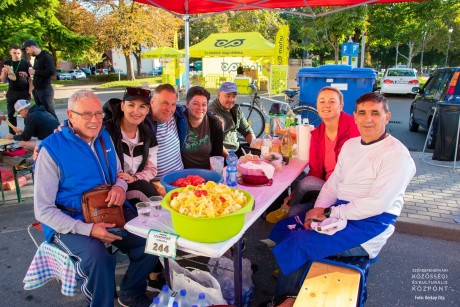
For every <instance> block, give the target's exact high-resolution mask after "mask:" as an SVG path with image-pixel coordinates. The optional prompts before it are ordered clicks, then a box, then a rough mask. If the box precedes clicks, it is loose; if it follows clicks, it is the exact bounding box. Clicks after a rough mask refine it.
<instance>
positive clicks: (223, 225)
mask: <svg viewBox="0 0 460 307" xmlns="http://www.w3.org/2000/svg"><path fill="white" fill-rule="evenodd" d="M183 189H184V188H177V189H174V190H172V191H170V192H168V194H166V195H165V197H164V198H163V200H162V202H161V206H162V207H163V208H165V209H166V210H169V211H170V212H171V220H172V225H173V227H174V230H175V231H176V233H177V234H178V235H180V236H181V237H183V238H185V239H187V240H190V241H195V242H204V243H215V242H220V241H225V240H228V239H230V238H231V237H233V236H235V235H236V234H237V233H238V232H240V230H241V229H242V228H243V225H244V218H245V217H246V213H248V212H250V211H252V207H253V206H254V198H252V196H251V194H249V193H248V192H246V191H243V190H239V191H240V192H243V193H244V195H245V196H246V199H247V200H248V203H247V205H246V206H244V207H243V208H241V209H240V210H238V211H235V212H233V213H230V214H227V215H224V216H219V217H214V218H210V217H192V216H188V215H183V214H181V213H179V212H177V211H175V210H174V209H172V208H171V207H170V205H169V204H170V202H171V194H172V193H174V192H180V191H182V190H183ZM232 190H235V189H232Z"/></svg>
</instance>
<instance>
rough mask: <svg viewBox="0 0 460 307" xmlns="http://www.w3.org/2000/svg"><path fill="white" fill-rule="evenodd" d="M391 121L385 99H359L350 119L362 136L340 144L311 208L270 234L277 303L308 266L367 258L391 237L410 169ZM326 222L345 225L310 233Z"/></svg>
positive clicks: (294, 290) (375, 96) (370, 95)
mask: <svg viewBox="0 0 460 307" xmlns="http://www.w3.org/2000/svg"><path fill="white" fill-rule="evenodd" d="M390 117H391V113H390V112H389V109H388V100H387V99H386V98H385V97H384V96H382V95H379V94H375V93H368V94H365V95H363V96H361V97H360V98H358V100H357V101H356V108H355V112H354V118H355V122H356V124H357V126H358V129H359V132H360V134H361V137H356V138H352V139H350V140H348V141H347V142H346V143H345V144H344V145H343V147H342V151H341V152H340V155H339V158H338V161H337V165H336V167H335V170H334V172H333V173H332V175H331V176H330V178H329V179H328V180H327V182H326V183H325V184H324V186H323V188H322V189H321V192H320V194H319V196H318V198H317V200H316V203H315V208H313V209H312V210H310V211H308V212H307V213H306V214H303V215H299V216H296V217H293V218H288V219H286V220H283V221H281V222H280V223H278V224H277V225H276V227H275V229H274V230H273V232H272V233H271V234H270V237H271V238H272V240H274V241H275V242H276V243H277V246H276V247H275V248H274V249H273V253H274V254H275V257H276V259H277V262H278V264H279V266H280V268H281V272H282V274H281V275H280V278H279V280H278V286H277V293H276V296H275V297H276V298H277V299H278V303H281V302H283V301H282V300H281V301H280V299H283V298H286V296H292V295H295V294H296V293H297V292H298V289H299V288H298V287H297V285H298V286H299V287H300V282H301V278H302V274H301V273H303V272H304V270H305V264H306V263H307V262H308V261H312V260H317V259H322V258H325V257H328V256H333V255H341V256H367V257H369V258H370V259H372V258H375V257H376V256H377V255H378V253H379V252H380V250H381V248H382V247H383V245H385V243H386V241H387V239H388V238H389V237H390V236H391V235H392V234H393V232H394V223H395V222H396V218H397V217H398V216H399V214H400V213H401V209H402V206H403V196H404V192H405V190H406V187H407V185H408V184H409V182H410V180H411V179H412V177H413V176H414V174H415V164H414V161H413V160H412V158H411V156H410V153H409V151H408V150H407V148H406V147H405V146H404V145H403V144H402V143H401V142H399V141H398V140H397V139H395V138H394V137H392V136H391V135H389V134H388V133H387V132H386V130H385V127H386V124H388V122H389V121H390ZM326 218H336V219H343V220H347V226H346V227H345V228H344V229H343V230H341V231H338V232H336V233H335V234H333V235H326V234H321V233H318V232H315V231H313V230H311V223H312V221H313V220H315V221H323V220H325V219H326ZM293 229H295V230H298V231H292V230H293ZM290 301H292V299H287V300H286V301H285V303H289V302H290Z"/></svg>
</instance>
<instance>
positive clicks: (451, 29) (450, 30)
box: [444, 27, 454, 67]
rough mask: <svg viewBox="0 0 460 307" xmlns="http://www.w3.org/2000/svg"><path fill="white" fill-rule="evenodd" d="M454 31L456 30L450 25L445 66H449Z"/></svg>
mask: <svg viewBox="0 0 460 307" xmlns="http://www.w3.org/2000/svg"><path fill="white" fill-rule="evenodd" d="M453 31H454V28H452V27H450V28H449V41H448V42H447V52H446V63H445V64H444V67H447V58H448V57H449V48H450V39H451V38H452V32H453Z"/></svg>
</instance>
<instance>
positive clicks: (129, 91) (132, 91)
mask: <svg viewBox="0 0 460 307" xmlns="http://www.w3.org/2000/svg"><path fill="white" fill-rule="evenodd" d="M150 94H151V92H150V90H146V89H143V88H139V87H127V88H126V90H125V94H124V95H123V100H125V99H126V97H143V98H144V99H146V100H147V101H150Z"/></svg>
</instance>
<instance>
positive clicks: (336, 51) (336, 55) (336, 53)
mask: <svg viewBox="0 0 460 307" xmlns="http://www.w3.org/2000/svg"><path fill="white" fill-rule="evenodd" d="M334 62H335V64H336V65H337V64H339V37H338V35H337V34H335V35H334Z"/></svg>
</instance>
